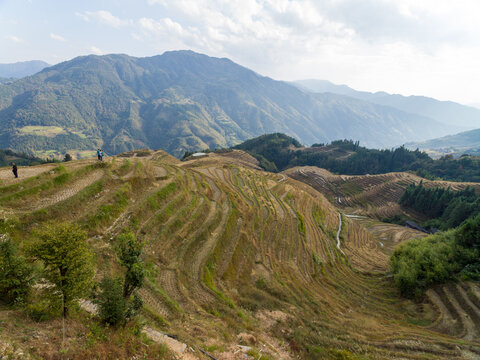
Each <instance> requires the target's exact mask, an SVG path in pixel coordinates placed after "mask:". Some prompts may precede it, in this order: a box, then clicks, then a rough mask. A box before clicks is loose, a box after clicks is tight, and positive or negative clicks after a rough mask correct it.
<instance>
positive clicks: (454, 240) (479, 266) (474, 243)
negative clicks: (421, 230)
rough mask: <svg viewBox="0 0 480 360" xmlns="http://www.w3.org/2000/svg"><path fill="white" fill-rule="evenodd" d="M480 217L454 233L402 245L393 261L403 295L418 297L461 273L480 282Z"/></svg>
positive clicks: (394, 271)
mask: <svg viewBox="0 0 480 360" xmlns="http://www.w3.org/2000/svg"><path fill="white" fill-rule="evenodd" d="M479 235H480V215H477V216H476V217H475V218H472V219H469V220H467V221H466V222H465V223H464V224H463V225H462V226H460V227H458V228H457V229H454V230H449V231H446V232H443V233H438V234H435V235H431V236H427V237H425V238H422V239H414V240H411V241H408V242H406V243H403V244H401V245H399V246H398V247H397V248H396V249H395V251H394V253H393V255H392V257H391V259H390V265H391V270H392V272H393V278H394V281H395V284H396V285H397V287H398V289H399V290H400V292H401V293H402V295H405V296H408V297H419V296H421V295H422V294H423V291H424V290H425V289H427V288H428V287H429V286H431V285H433V284H437V283H443V282H445V281H447V280H450V279H454V278H455V277H456V276H457V275H459V274H462V275H464V276H466V277H469V278H471V279H474V280H475V279H480V261H479V248H480V237H479Z"/></svg>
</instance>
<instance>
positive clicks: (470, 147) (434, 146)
mask: <svg viewBox="0 0 480 360" xmlns="http://www.w3.org/2000/svg"><path fill="white" fill-rule="evenodd" d="M405 146H406V147H407V148H409V149H417V148H418V149H421V150H425V151H428V152H429V153H430V154H432V155H433V156H435V155H437V156H441V155H446V154H451V155H453V156H455V157H457V156H460V155H462V154H468V155H480V129H475V130H470V131H464V132H461V133H459V134H455V135H448V136H444V137H441V138H437V139H431V140H427V141H422V142H416V143H407V144H405Z"/></svg>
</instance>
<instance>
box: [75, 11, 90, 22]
mask: <svg viewBox="0 0 480 360" xmlns="http://www.w3.org/2000/svg"><path fill="white" fill-rule="evenodd" d="M75 16H78V17H79V18H81V19H82V20H84V21H90V18H89V17H88V16H87V15H85V14H82V13H80V12H78V11H75Z"/></svg>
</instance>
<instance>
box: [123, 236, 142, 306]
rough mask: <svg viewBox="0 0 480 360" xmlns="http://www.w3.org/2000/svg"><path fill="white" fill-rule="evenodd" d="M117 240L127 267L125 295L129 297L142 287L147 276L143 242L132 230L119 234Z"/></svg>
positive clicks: (124, 264)
mask: <svg viewBox="0 0 480 360" xmlns="http://www.w3.org/2000/svg"><path fill="white" fill-rule="evenodd" d="M117 241H118V257H119V260H120V263H121V264H122V265H123V266H124V267H125V268H126V272H125V281H124V283H123V296H124V297H125V298H126V299H129V298H130V296H131V295H132V294H133V292H134V291H135V290H136V289H138V288H140V287H142V285H143V280H144V278H145V264H144V262H143V260H142V259H141V255H142V250H143V244H142V243H141V242H140V241H138V240H137V238H136V237H135V235H134V234H133V233H132V232H125V233H123V234H121V235H119V236H118V237H117Z"/></svg>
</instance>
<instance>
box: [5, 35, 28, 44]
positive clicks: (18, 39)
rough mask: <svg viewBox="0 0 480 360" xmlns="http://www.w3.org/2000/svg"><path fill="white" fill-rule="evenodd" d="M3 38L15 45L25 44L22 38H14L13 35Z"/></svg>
mask: <svg viewBox="0 0 480 360" xmlns="http://www.w3.org/2000/svg"><path fill="white" fill-rule="evenodd" d="M5 38H7V39H8V40H10V41H13V42H15V43H23V42H25V41H24V40H23V39H22V38H19V37H18V36H15V35H8V36H5Z"/></svg>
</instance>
